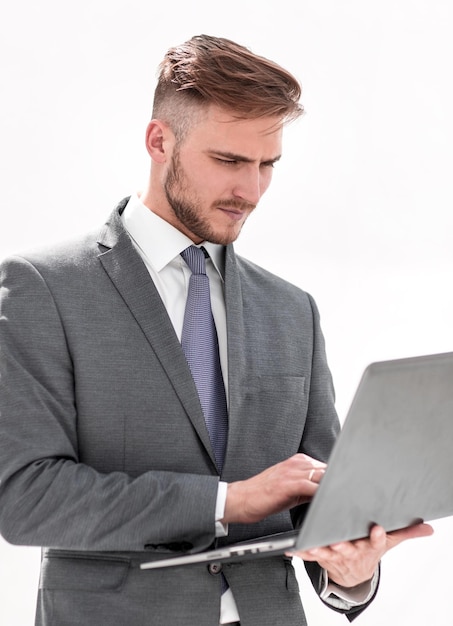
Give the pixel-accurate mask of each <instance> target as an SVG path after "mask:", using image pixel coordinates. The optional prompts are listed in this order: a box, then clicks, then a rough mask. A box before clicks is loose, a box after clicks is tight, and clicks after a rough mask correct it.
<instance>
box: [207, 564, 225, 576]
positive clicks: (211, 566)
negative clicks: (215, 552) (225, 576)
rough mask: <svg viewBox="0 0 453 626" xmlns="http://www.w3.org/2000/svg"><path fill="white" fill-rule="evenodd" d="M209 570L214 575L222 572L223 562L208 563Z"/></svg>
mask: <svg viewBox="0 0 453 626" xmlns="http://www.w3.org/2000/svg"><path fill="white" fill-rule="evenodd" d="M208 571H209V573H210V574H212V575H213V576H216V575H217V574H220V572H221V571H222V563H210V564H209V565H208Z"/></svg>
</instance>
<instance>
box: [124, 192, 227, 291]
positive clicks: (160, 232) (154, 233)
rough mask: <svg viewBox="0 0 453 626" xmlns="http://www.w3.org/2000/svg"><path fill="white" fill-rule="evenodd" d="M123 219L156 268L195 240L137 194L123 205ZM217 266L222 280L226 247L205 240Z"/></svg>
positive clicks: (133, 237)
mask: <svg viewBox="0 0 453 626" xmlns="http://www.w3.org/2000/svg"><path fill="white" fill-rule="evenodd" d="M121 219H122V220H123V224H124V226H125V228H126V230H127V232H128V233H129V235H130V237H131V238H132V239H133V240H134V242H135V243H136V245H137V246H138V247H139V248H140V250H141V251H142V253H143V254H144V255H145V256H146V258H147V259H148V261H149V262H150V263H151V265H152V266H153V267H154V269H155V270H156V271H157V272H160V271H161V270H162V269H163V268H164V267H165V266H166V265H168V264H169V263H170V262H171V261H172V260H173V259H174V258H176V257H177V256H179V255H180V254H181V252H182V251H183V250H185V249H186V248H187V247H188V246H191V245H193V241H192V240H191V239H190V238H189V237H187V236H186V235H184V233H182V232H181V231H179V230H178V229H177V228H175V227H174V226H172V225H171V224H169V223H168V222H166V221H165V220H164V219H162V218H161V217H159V216H158V215H156V214H155V213H153V212H152V211H151V210H150V209H149V208H148V207H146V206H145V205H144V204H143V202H141V200H140V198H139V197H138V195H137V194H133V195H132V196H131V197H130V199H129V202H128V203H127V205H126V208H125V209H124V211H123V213H122V215H121ZM200 245H203V247H204V248H206V250H207V251H208V253H209V256H210V258H211V260H212V262H213V265H214V267H215V268H216V270H217V272H218V273H219V274H220V277H221V278H222V280H223V276H224V267H225V248H224V246H221V245H219V244H215V243H210V242H204V243H203V244H200Z"/></svg>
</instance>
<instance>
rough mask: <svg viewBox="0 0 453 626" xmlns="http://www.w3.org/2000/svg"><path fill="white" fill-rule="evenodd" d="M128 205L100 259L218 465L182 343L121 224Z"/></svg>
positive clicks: (106, 233)
mask: <svg viewBox="0 0 453 626" xmlns="http://www.w3.org/2000/svg"><path fill="white" fill-rule="evenodd" d="M126 204H127V199H126V200H123V201H122V202H121V203H120V204H119V205H118V207H117V208H116V209H115V211H114V212H113V214H112V216H111V218H110V220H109V221H108V222H107V224H106V225H105V227H104V229H103V231H102V232H101V235H100V237H99V239H98V243H99V244H101V245H102V246H103V247H104V248H105V251H104V252H102V253H101V254H100V255H99V260H100V262H101V264H102V266H103V267H104V270H105V271H106V272H107V274H108V276H109V277H110V280H111V281H112V282H113V284H114V285H115V287H116V289H117V291H118V292H119V294H120V295H121V297H122V298H123V300H124V301H125V303H126V304H127V306H128V308H129V310H130V312H131V314H132V315H133V317H134V318H135V320H136V322H137V323H138V325H139V326H140V328H141V329H142V331H143V333H144V335H145V337H146V339H147V340H148V342H149V343H150V345H151V347H152V349H153V350H154V353H155V354H156V356H157V358H158V359H159V362H160V364H161V365H162V367H163V369H164V370H165V372H166V374H167V376H168V378H169V379H170V381H171V383H172V386H173V388H174V390H175V392H176V394H177V396H178V398H179V400H180V401H181V403H182V405H183V406H184V408H185V410H186V412H187V414H188V416H189V418H190V420H191V421H192V424H193V426H194V428H195V430H196V431H197V433H198V435H199V437H200V439H201V441H202V442H203V444H204V446H205V448H206V450H207V451H208V453H209V455H210V457H211V459H212V461H213V463H214V464H215V462H214V457H213V454H212V449H211V443H210V440H209V435H208V431H207V428H206V424H205V421H204V417H203V413H202V410H201V405H200V400H199V398H198V393H197V390H196V387H195V383H194V381H193V378H192V375H191V373H190V370H189V367H188V364H187V361H186V358H185V356H184V353H183V351H182V349H181V344H180V343H179V341H178V338H177V336H176V334H175V332H174V329H173V326H172V324H171V322H170V319H169V317H168V314H167V311H166V309H165V306H164V304H163V302H162V300H161V298H160V296H159V293H158V292H157V289H156V287H155V285H154V283H153V281H152V279H151V277H150V275H149V273H148V270H147V269H146V266H145V264H144V263H143V261H142V259H141V258H140V256H139V254H138V253H137V252H136V251H135V249H134V247H133V245H132V243H131V240H130V238H129V236H128V234H127V233H126V231H125V229H124V227H123V224H122V222H121V219H120V214H121V212H122V211H123V209H124V207H125V206H126Z"/></svg>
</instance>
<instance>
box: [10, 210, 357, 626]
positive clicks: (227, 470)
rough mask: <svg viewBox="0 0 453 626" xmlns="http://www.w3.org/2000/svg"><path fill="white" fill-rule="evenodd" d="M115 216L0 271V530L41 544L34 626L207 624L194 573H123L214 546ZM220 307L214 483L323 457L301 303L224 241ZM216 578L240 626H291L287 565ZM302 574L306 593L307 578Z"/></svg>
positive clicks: (304, 299) (187, 409) (167, 331)
mask: <svg viewBox="0 0 453 626" xmlns="http://www.w3.org/2000/svg"><path fill="white" fill-rule="evenodd" d="M124 206H125V201H123V202H122V203H121V204H120V205H119V207H117V209H116V210H115V211H114V213H113V214H112V216H111V218H110V220H109V222H108V223H107V224H106V226H105V227H104V229H103V230H102V232H101V234H100V236H98V237H96V236H91V235H90V236H88V237H86V238H83V239H80V240H77V241H72V242H68V243H66V244H63V245H61V246H59V247H56V248H53V249H51V250H46V251H37V252H33V253H30V254H28V255H26V256H22V257H14V258H11V259H8V260H6V261H5V262H4V263H3V264H2V266H1V269H0V272H1V273H0V279H1V291H0V298H1V300H0V306H1V309H0V313H1V314H0V350H1V352H0V355H1V358H0V363H1V370H0V374H1V378H0V385H1V388H0V480H1V483H0V531H1V532H2V534H3V536H4V537H5V539H6V540H8V541H10V542H11V543H18V544H26V545H35V546H36V545H38V546H47V547H46V548H44V549H43V558H42V572H41V579H40V592H39V600H38V609H37V620H36V624H39V625H42V626H51V625H52V626H76V625H77V626H100V625H105V626H113V625H115V626H131V625H133V626H142V625H143V626H145V624H146V625H147V626H149V625H150V624H152V625H154V624H158V625H167V624H168V625H171V626H178V625H182V624H184V625H186V624H197V626H216V625H217V624H218V619H219V603H220V585H219V577H218V575H214V574H212V573H211V572H210V570H209V568H208V567H206V565H196V566H190V567H181V568H171V569H167V570H161V571H159V570H156V571H142V570H140V569H139V564H140V562H142V561H145V560H150V559H151V558H153V557H154V556H155V557H156V558H159V557H162V555H168V554H169V553H175V554H176V553H178V552H180V551H183V550H184V551H199V550H202V549H205V548H207V547H209V546H211V545H212V544H213V542H214V541H215V527H214V509H215V501H216V494H217V484H218V480H219V476H218V475H217V471H216V467H215V464H214V459H213V454H212V451H211V447H210V442H209V437H208V433H207V430H206V426H205V423H204V419H203V414H202V411H201V408H200V403H199V400H198V396H197V392H196V388H195V385H194V382H193V379H192V377H191V375H190V371H189V369H188V365H187V363H186V360H185V358H184V355H183V353H182V350H181V346H180V343H179V342H178V340H177V337H176V335H175V333H174V330H173V327H172V325H171V323H170V321H169V318H168V316H167V313H166V310H165V308H164V306H163V304H162V301H161V300H160V298H159V295H158V293H157V291H156V289H155V286H154V284H153V282H152V280H151V278H150V276H149V274H148V272H147V270H146V268H145V266H144V264H143V262H142V260H141V259H140V258H139V256H138V255H137V253H136V251H135V250H134V248H133V246H132V244H131V241H130V239H129V237H128V235H127V233H126V232H125V231H124V229H123V226H122V223H121V220H120V217H119V213H120V212H121V210H122V209H123V208H124ZM225 299H226V311H227V325H228V361H229V372H228V377H229V436H228V449H227V453H226V459H225V464H224V469H223V473H222V476H221V478H222V480H225V481H235V480H241V479H244V478H247V477H249V476H252V475H254V474H256V473H258V472H260V471H261V470H264V469H265V468H267V467H269V466H270V465H272V464H274V463H277V462H279V461H281V460H283V459H286V458H287V457H289V456H291V455H292V454H294V453H296V452H297V451H303V452H306V453H307V454H309V455H311V456H313V457H315V458H318V459H327V457H328V455H329V452H330V450H331V447H332V444H333V442H334V439H335V436H336V434H337V432H338V421H337V417H336V414H335V410H334V398H333V389H332V384H331V377H330V374H329V371H328V368H327V364H326V359H325V353H324V343H323V338H322V335H321V331H320V327H319V319H318V313H317V310H316V307H315V305H314V303H313V301H312V299H311V298H310V297H309V296H308V295H307V294H306V293H304V292H302V291H301V290H299V289H298V288H296V287H294V286H292V285H290V284H289V283H287V282H284V281H283V280H281V279H279V278H277V277H275V276H273V275H271V274H269V273H268V272H266V271H264V270H262V269H260V268H258V267H256V266H255V265H253V264H252V263H249V262H248V261H246V260H244V259H242V258H239V257H237V256H236V255H235V253H234V251H233V248H232V246H229V247H228V248H227V250H226V269H225ZM300 514H302V509H301V510H300V511H293V512H292V516H291V515H290V514H289V513H287V512H284V513H281V514H278V515H273V516H271V517H269V518H267V519H265V520H263V521H262V522H260V523H258V524H253V525H244V526H242V525H231V527H230V532H229V536H228V538H227V541H229V542H230V541H231V542H233V541H236V540H242V539H248V538H252V537H256V536H259V535H263V534H268V533H272V532H278V531H284V530H287V529H290V528H292V524H293V522H294V521H295V520H297V518H298V517H300ZM292 517H293V519H292ZM223 571H224V573H225V576H226V578H227V579H228V582H229V584H230V586H231V588H232V590H233V593H234V597H235V599H236V602H237V605H238V608H239V612H240V615H241V623H242V626H254V625H255V624H256V625H258V624H259V625H260V626H263V625H265V624H269V625H270V624H279V625H281V624H285V625H291V624H299V625H300V624H305V618H304V615H303V611H302V606H301V603H300V598H299V590H298V586H297V582H296V579H295V576H294V571H293V567H292V565H291V561H290V560H289V559H287V558H283V557H274V558H268V559H258V560H256V561H249V562H243V563H235V564H231V565H228V566H224V568H223ZM309 573H310V575H311V577H312V580H313V583H314V585H315V586H317V585H318V576H319V570H318V568H317V567H316V566H310V568H309ZM355 614H356V612H354V611H352V612H351V613H350V614H349V617H350V618H352V617H353V616H354V615H355Z"/></svg>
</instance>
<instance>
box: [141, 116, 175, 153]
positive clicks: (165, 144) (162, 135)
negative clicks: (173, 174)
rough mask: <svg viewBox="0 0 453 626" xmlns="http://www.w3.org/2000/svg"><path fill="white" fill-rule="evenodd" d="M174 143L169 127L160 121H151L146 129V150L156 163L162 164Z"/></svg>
mask: <svg viewBox="0 0 453 626" xmlns="http://www.w3.org/2000/svg"><path fill="white" fill-rule="evenodd" d="M173 143H174V135H173V133H172V131H171V130H170V127H169V126H168V125H167V124H165V122H162V121H161V120H151V121H150V123H149V124H148V127H147V129H146V149H147V150H148V154H149V155H150V157H151V158H152V159H153V161H156V163H164V162H165V161H166V160H167V158H168V151H169V148H170V147H171V146H172V145H173Z"/></svg>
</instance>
